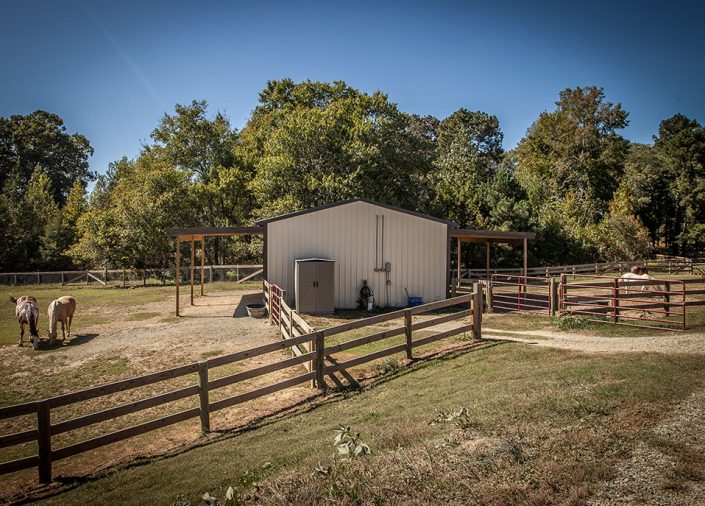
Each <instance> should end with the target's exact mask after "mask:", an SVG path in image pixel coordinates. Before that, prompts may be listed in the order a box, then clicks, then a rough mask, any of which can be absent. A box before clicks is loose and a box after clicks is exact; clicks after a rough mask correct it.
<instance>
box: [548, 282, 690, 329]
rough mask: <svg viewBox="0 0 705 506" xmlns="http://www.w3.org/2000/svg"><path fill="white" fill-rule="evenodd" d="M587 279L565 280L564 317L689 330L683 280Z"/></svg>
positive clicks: (563, 285) (561, 301) (562, 300)
mask: <svg viewBox="0 0 705 506" xmlns="http://www.w3.org/2000/svg"><path fill="white" fill-rule="evenodd" d="M583 277H584V278H586V279H584V280H580V281H570V282H568V281H567V280H566V279H565V277H564V279H562V280H561V284H560V307H561V314H572V315H578V316H583V317H586V318H587V319H588V320H589V321H594V322H599V323H612V324H615V325H628V326H631V327H640V328H657V329H662V330H681V331H682V330H685V328H686V307H687V305H688V302H687V293H688V292H687V291H686V284H685V283H684V282H683V281H682V280H673V279H653V280H648V279H646V280H641V279H631V278H617V277H608V276H583Z"/></svg>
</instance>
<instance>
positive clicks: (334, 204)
mask: <svg viewBox="0 0 705 506" xmlns="http://www.w3.org/2000/svg"><path fill="white" fill-rule="evenodd" d="M354 202H365V203H367V204H371V205H373V206H379V207H384V208H385V209H389V210H391V211H397V212H400V213H404V214H409V215H411V216H416V217H417V218H423V219H425V220H431V221H437V222H439V223H444V224H446V225H448V226H451V227H455V226H456V225H455V223H453V222H452V221H449V220H446V219H443V218H437V217H435V216H431V215H428V214H423V213H417V212H416V211H409V210H408V209H404V208H401V207H395V206H390V205H389V204H383V203H382V202H377V201H375V200H371V199H366V198H362V197H356V198H353V199H348V200H340V201H338V202H332V203H330V204H324V205H322V206H316V207H311V208H309V209H302V210H301V211H296V212H293V213H288V214H282V215H279V216H273V217H272V218H267V219H264V220H260V221H258V222H257V225H266V224H267V223H272V222H274V221H280V220H286V219H289V218H293V217H295V216H301V215H304V214H309V213H315V212H317V211H322V210H324V209H330V208H332V207H338V206H344V205H347V204H352V203H354Z"/></svg>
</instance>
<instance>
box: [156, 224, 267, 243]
mask: <svg viewBox="0 0 705 506" xmlns="http://www.w3.org/2000/svg"><path fill="white" fill-rule="evenodd" d="M263 232H264V230H263V229H262V227H197V228H167V229H166V233H167V235H169V236H171V237H178V238H179V239H180V240H182V241H190V240H191V239H198V240H201V239H203V238H204V237H217V236H232V235H248V234H262V233H263Z"/></svg>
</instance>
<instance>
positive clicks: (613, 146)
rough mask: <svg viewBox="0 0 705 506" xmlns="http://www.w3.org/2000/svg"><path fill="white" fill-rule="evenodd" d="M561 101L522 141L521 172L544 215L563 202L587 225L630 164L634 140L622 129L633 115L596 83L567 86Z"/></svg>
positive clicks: (603, 211)
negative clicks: (628, 137) (630, 149)
mask: <svg viewBox="0 0 705 506" xmlns="http://www.w3.org/2000/svg"><path fill="white" fill-rule="evenodd" d="M556 106H557V107H556V110H555V111H553V112H543V113H541V115H540V116H539V119H538V120H537V121H536V122H534V124H533V125H531V127H530V128H529V130H528V132H527V134H526V136H525V137H524V138H523V139H522V140H521V141H520V143H519V145H518V146H517V148H516V159H517V171H518V176H519V178H520V181H521V182H522V186H523V187H524V188H525V189H526V191H527V194H528V197H529V199H530V202H531V204H532V207H533V208H534V209H535V210H536V211H537V216H538V217H539V219H540V216H541V214H542V213H543V212H545V211H546V210H548V209H549V208H550V207H553V206H559V207H561V208H562V212H564V213H566V215H569V216H570V217H571V218H572V219H573V220H574V221H575V222H576V223H577V224H579V225H581V226H584V225H588V224H591V223H597V222H598V221H599V220H600V219H601V218H602V217H603V216H604V215H605V214H606V213H607V212H608V210H609V202H610V200H611V199H612V194H613V193H614V191H615V190H616V189H617V186H618V184H619V180H620V178H621V175H622V172H623V169H624V161H625V158H626V155H627V152H628V148H629V143H628V141H626V140H625V139H624V138H623V137H621V136H620V135H619V134H618V133H617V131H618V130H620V129H622V128H624V127H626V126H627V124H628V121H627V116H628V114H627V112H626V111H624V110H623V109H622V106H621V105H620V104H617V105H614V104H612V103H611V102H607V101H606V100H605V94H604V90H603V89H602V88H598V87H595V86H588V87H585V88H580V87H578V88H575V89H565V90H563V91H562V92H561V93H560V98H559V100H558V102H556Z"/></svg>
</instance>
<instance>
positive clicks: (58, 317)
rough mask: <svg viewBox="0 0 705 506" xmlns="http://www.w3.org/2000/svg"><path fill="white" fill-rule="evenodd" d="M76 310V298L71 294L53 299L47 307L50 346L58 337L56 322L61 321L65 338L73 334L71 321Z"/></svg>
mask: <svg viewBox="0 0 705 506" xmlns="http://www.w3.org/2000/svg"><path fill="white" fill-rule="evenodd" d="M74 311H76V299H74V298H73V297H71V296H70V295H65V296H63V297H59V298H58V299H56V300H53V301H52V302H51V304H49V307H48V308H47V317H48V318H49V346H52V345H53V344H54V339H56V322H61V334H62V336H63V338H64V339H66V336H70V335H71V322H72V321H73V313H74Z"/></svg>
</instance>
